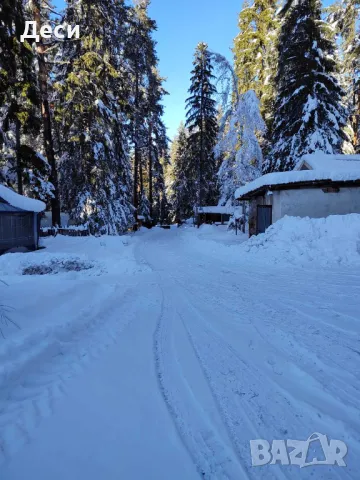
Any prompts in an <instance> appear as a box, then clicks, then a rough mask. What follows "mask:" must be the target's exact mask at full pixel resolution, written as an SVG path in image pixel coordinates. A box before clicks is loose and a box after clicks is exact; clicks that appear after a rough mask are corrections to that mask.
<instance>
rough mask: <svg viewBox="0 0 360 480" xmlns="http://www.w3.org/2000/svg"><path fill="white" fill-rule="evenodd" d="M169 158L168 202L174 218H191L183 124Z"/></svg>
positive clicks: (188, 159)
mask: <svg viewBox="0 0 360 480" xmlns="http://www.w3.org/2000/svg"><path fill="white" fill-rule="evenodd" d="M170 158H171V166H172V172H171V181H170V200H171V205H172V212H173V215H174V218H175V219H176V220H178V221H180V220H183V219H186V218H189V217H191V216H192V215H193V209H194V204H193V202H192V196H191V192H190V191H189V183H188V181H187V172H188V170H189V165H190V153H189V149H188V132H187V131H186V129H185V126H184V124H183V123H181V124H180V126H179V129H178V133H177V136H176V137H175V139H174V141H173V143H172V146H171V154H170Z"/></svg>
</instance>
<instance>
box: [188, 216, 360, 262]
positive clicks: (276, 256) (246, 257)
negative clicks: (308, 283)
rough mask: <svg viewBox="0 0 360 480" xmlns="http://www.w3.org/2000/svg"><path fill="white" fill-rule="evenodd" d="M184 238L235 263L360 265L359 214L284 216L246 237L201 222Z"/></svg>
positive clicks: (201, 251)
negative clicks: (258, 233) (324, 216)
mask: <svg viewBox="0 0 360 480" xmlns="http://www.w3.org/2000/svg"><path fill="white" fill-rule="evenodd" d="M184 233H185V235H184V241H185V242H187V243H188V245H189V247H190V246H191V248H192V249H196V250H197V251H198V252H199V253H200V254H205V255H210V256H212V257H213V258H217V259H219V260H221V261H224V262H227V261H228V260H229V259H231V261H232V263H233V264H234V265H238V266H239V268H241V267H242V265H243V264H244V263H248V262H251V263H254V262H261V264H265V263H267V264H279V265H280V264H283V265H284V266H286V265H288V264H289V263H290V264H293V265H298V266H314V267H315V268H316V267H318V266H319V265H320V266H335V265H340V266H354V265H360V215H359V214H355V213H354V214H350V215H333V216H330V217H327V218H308V217H307V218H300V217H284V218H283V219H281V220H279V221H278V222H276V223H274V225H272V226H271V227H270V228H268V229H267V231H266V232H265V233H263V234H261V235H257V236H254V237H251V238H250V239H249V238H248V236H247V235H245V234H243V233H242V232H238V235H237V236H236V235H235V232H233V231H227V229H226V227H220V226H219V227H216V226H213V225H203V226H202V227H201V228H199V229H197V228H188V229H186V230H185V231H184Z"/></svg>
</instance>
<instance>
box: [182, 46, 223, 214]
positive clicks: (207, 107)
mask: <svg viewBox="0 0 360 480" xmlns="http://www.w3.org/2000/svg"><path fill="white" fill-rule="evenodd" d="M193 65H194V69H193V71H192V77H191V87H190V89H189V93H190V97H189V98H188V99H187V101H186V107H187V114H186V127H187V128H188V130H189V152H190V158H191V160H190V164H189V168H188V170H187V171H186V175H187V182H188V184H189V185H188V188H189V192H191V194H190V196H191V197H192V198H191V200H192V201H193V204H194V205H198V206H200V205H210V204H214V203H217V198H218V192H217V183H216V160H215V156H214V147H215V144H216V138H217V132H218V125H217V109H216V101H215V99H214V95H215V93H216V88H215V86H214V84H213V79H214V76H213V74H212V71H213V66H212V64H211V57H210V53H209V50H208V46H207V45H206V44H205V43H199V45H198V46H197V48H196V52H195V59H194V62H193Z"/></svg>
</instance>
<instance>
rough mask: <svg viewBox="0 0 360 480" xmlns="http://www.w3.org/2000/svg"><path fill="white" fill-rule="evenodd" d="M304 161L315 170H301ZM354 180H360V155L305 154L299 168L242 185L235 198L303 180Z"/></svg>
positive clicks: (268, 175)
mask: <svg viewBox="0 0 360 480" xmlns="http://www.w3.org/2000/svg"><path fill="white" fill-rule="evenodd" d="M304 162H306V163H307V164H308V166H309V167H311V168H313V170H301V168H302V167H303V166H304ZM320 181H328V182H353V181H360V155H324V154H316V155H305V156H304V157H303V158H302V160H301V162H299V165H298V166H297V169H296V170H294V171H290V172H274V173H268V174H267V175H263V176H262V177H259V178H257V179H256V180H254V181H253V182H249V183H247V184H246V185H244V186H243V187H240V188H238V189H237V190H236V192H235V198H238V199H239V198H240V199H241V198H242V197H244V196H246V195H249V194H251V193H253V192H256V191H259V192H260V191H261V190H263V189H268V190H271V188H272V187H275V186H276V187H277V189H279V188H280V186H281V185H283V186H284V187H285V186H287V188H289V187H288V185H291V184H297V183H303V182H305V183H306V182H310V183H311V182H320Z"/></svg>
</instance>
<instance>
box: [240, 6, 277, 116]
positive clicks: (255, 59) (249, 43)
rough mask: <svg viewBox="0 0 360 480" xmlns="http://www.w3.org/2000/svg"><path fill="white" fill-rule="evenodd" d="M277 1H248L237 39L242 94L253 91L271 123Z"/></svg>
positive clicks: (273, 93) (241, 13) (241, 18)
mask: <svg viewBox="0 0 360 480" xmlns="http://www.w3.org/2000/svg"><path fill="white" fill-rule="evenodd" d="M276 8H277V0H254V2H253V3H252V4H251V5H250V4H249V2H247V1H245V2H244V4H243V8H242V10H241V12H240V14H239V29H240V33H239V34H238V35H237V37H236V38H235V39H234V48H233V52H234V55H235V72H236V75H237V78H238V90H239V93H240V94H242V93H246V92H247V91H249V90H254V91H255V93H256V96H257V97H258V98H259V99H260V102H261V111H262V114H263V116H264V118H266V120H268V122H270V120H271V117H272V114H273V103H274V95H275V92H274V77H275V75H276V53H277V51H276V45H277V39H278V32H279V20H278V18H277V16H276Z"/></svg>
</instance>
